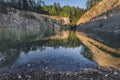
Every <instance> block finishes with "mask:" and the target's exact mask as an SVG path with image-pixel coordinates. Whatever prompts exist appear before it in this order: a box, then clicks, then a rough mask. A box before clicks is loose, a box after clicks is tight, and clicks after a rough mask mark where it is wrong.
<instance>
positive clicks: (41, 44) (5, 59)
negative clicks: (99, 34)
mask: <svg viewBox="0 0 120 80" xmlns="http://www.w3.org/2000/svg"><path fill="white" fill-rule="evenodd" d="M46 32H47V30H46V31H41V29H39V28H35V29H11V28H10V29H1V31H0V44H1V46H0V67H1V68H5V67H7V68H14V69H15V68H16V69H22V68H32V69H36V70H45V69H47V70H70V71H71V70H80V69H81V68H86V67H89V68H90V67H97V64H96V63H95V62H94V61H92V59H91V60H89V59H87V58H85V57H84V56H83V55H81V54H80V53H82V54H84V49H85V47H84V46H83V45H82V44H81V42H80V40H79V39H78V38H77V37H76V33H75V32H74V31H60V30H57V31H56V30H54V31H50V30H48V32H47V35H46ZM85 51H86V49H85Z"/></svg>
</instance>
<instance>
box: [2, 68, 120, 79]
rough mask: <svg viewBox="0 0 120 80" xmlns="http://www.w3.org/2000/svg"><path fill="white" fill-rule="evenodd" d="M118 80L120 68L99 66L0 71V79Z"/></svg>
mask: <svg viewBox="0 0 120 80" xmlns="http://www.w3.org/2000/svg"><path fill="white" fill-rule="evenodd" d="M99 79H100V80H119V79H120V70H115V69H106V68H103V67H101V68H100V67H99V68H98V69H94V68H85V69H83V70H81V71H73V72H71V71H58V72H54V71H42V72H40V71H24V70H23V71H21V72H9V71H8V72H3V73H0V80H99Z"/></svg>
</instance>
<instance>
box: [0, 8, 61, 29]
mask: <svg viewBox="0 0 120 80" xmlns="http://www.w3.org/2000/svg"><path fill="white" fill-rule="evenodd" d="M0 27H9V28H10V27H13V28H19V27H20V28H31V27H40V28H44V29H47V28H49V27H50V29H51V30H52V29H53V28H54V27H59V28H60V26H59V25H58V24H57V23H54V21H53V20H52V19H50V18H48V17H44V16H42V15H41V14H38V13H35V12H30V11H22V10H17V9H14V8H7V9H6V12H3V11H2V9H0Z"/></svg>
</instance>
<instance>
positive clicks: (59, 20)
mask: <svg viewBox="0 0 120 80" xmlns="http://www.w3.org/2000/svg"><path fill="white" fill-rule="evenodd" d="M42 16H44V17H47V18H50V19H52V20H54V21H55V22H57V23H61V24H62V25H70V19H69V18H68V17H58V16H49V15H42Z"/></svg>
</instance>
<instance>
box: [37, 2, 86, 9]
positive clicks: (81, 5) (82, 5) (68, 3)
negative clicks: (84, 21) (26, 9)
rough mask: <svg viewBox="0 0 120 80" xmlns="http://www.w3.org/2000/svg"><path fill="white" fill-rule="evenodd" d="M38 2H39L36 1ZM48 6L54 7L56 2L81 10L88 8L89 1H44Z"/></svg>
mask: <svg viewBox="0 0 120 80" xmlns="http://www.w3.org/2000/svg"><path fill="white" fill-rule="evenodd" d="M36 1H37V0H36ZM43 1H44V2H45V4H46V5H52V4H54V2H57V3H60V5H61V6H65V5H70V6H75V7H77V6H78V7H80V8H86V1H87V0H43Z"/></svg>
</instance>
